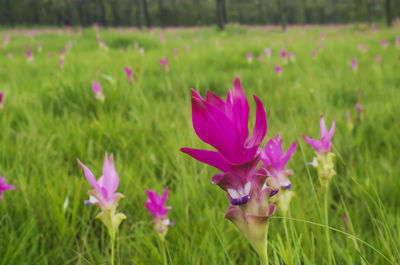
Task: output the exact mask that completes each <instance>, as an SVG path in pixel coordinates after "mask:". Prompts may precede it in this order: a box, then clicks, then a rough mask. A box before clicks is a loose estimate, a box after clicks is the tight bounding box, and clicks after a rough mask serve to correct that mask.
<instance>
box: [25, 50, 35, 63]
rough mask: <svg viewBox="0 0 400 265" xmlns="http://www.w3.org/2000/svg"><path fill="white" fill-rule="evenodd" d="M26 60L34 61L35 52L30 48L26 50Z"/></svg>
mask: <svg viewBox="0 0 400 265" xmlns="http://www.w3.org/2000/svg"><path fill="white" fill-rule="evenodd" d="M25 56H26V60H27V61H32V60H33V52H32V51H30V50H28V51H26V52H25Z"/></svg>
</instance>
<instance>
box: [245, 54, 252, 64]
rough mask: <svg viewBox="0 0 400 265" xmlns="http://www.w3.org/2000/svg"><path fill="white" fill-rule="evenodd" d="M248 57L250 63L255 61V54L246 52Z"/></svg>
mask: <svg viewBox="0 0 400 265" xmlns="http://www.w3.org/2000/svg"><path fill="white" fill-rule="evenodd" d="M246 58H247V61H248V62H249V63H251V62H252V61H253V55H252V54H251V53H249V52H248V53H246Z"/></svg>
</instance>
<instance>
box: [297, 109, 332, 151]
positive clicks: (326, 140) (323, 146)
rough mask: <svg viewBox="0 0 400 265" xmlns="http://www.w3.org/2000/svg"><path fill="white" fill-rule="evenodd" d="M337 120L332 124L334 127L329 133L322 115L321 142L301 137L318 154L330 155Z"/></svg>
mask: <svg viewBox="0 0 400 265" xmlns="http://www.w3.org/2000/svg"><path fill="white" fill-rule="evenodd" d="M335 123H336V122H335V120H333V122H332V127H331V129H330V130H329V131H328V129H327V128H326V125H325V120H324V117H323V116H322V115H321V118H320V129H321V140H320V141H318V140H315V139H311V138H308V137H307V136H304V135H301V137H303V139H304V141H306V142H307V143H308V144H309V145H311V146H312V147H313V148H314V149H315V151H317V153H328V152H329V151H330V150H331V148H332V137H333V133H334V132H335Z"/></svg>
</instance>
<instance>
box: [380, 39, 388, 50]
mask: <svg viewBox="0 0 400 265" xmlns="http://www.w3.org/2000/svg"><path fill="white" fill-rule="evenodd" d="M381 45H382V47H383V48H386V47H387V46H388V42H387V40H381Z"/></svg>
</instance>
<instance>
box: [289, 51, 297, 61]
mask: <svg viewBox="0 0 400 265" xmlns="http://www.w3.org/2000/svg"><path fill="white" fill-rule="evenodd" d="M289 60H291V61H292V62H294V61H295V60H296V59H295V57H294V53H293V52H289Z"/></svg>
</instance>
